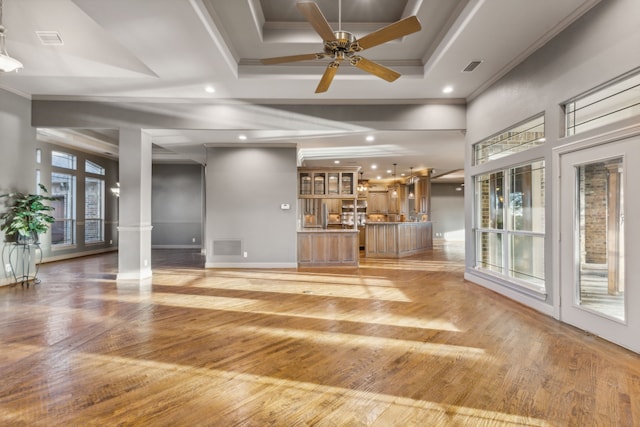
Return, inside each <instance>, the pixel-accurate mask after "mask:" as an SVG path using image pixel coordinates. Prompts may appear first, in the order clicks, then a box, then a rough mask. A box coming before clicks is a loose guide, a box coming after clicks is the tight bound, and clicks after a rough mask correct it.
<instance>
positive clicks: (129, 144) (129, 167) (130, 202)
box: [117, 129, 152, 280]
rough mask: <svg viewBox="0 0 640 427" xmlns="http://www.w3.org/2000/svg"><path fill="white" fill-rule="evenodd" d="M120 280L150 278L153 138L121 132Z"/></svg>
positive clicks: (141, 133)
mask: <svg viewBox="0 0 640 427" xmlns="http://www.w3.org/2000/svg"><path fill="white" fill-rule="evenodd" d="M119 150H120V151H119V153H120V169H119V171H120V177H119V178H120V200H119V214H118V224H119V225H118V234H119V236H118V240H119V244H118V277H117V278H118V280H142V279H146V278H149V277H151V274H152V273H151V135H149V134H146V133H144V132H143V131H142V130H141V129H120V146H119Z"/></svg>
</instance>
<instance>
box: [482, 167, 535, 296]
mask: <svg viewBox="0 0 640 427" xmlns="http://www.w3.org/2000/svg"><path fill="white" fill-rule="evenodd" d="M544 170H545V168H544V161H537V162H533V163H530V164H526V165H521V166H517V167H512V168H509V169H506V170H501V171H495V172H491V173H488V174H483V175H479V176H476V177H474V180H475V213H476V214H475V215H476V217H475V235H476V236H475V237H476V239H475V246H476V265H475V266H476V268H478V269H482V270H486V271H489V272H492V273H494V274H498V275H501V276H504V277H505V278H508V279H509V280H511V281H514V282H515V283H517V284H522V285H524V286H526V287H530V288H533V289H535V290H538V291H541V292H544V284H545V276H544V239H545V236H544V233H545V230H544V219H545V218H544V217H545V210H544V193H545V186H544Z"/></svg>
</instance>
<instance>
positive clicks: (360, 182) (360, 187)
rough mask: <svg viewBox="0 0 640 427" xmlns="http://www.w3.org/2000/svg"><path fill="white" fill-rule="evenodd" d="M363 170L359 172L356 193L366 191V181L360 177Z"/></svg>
mask: <svg viewBox="0 0 640 427" xmlns="http://www.w3.org/2000/svg"><path fill="white" fill-rule="evenodd" d="M363 174H364V172H360V179H359V180H358V193H364V192H365V191H367V181H365V180H364V179H362V175H363Z"/></svg>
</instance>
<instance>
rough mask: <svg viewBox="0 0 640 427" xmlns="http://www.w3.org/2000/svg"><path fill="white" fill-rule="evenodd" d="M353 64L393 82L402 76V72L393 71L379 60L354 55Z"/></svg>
mask: <svg viewBox="0 0 640 427" xmlns="http://www.w3.org/2000/svg"><path fill="white" fill-rule="evenodd" d="M351 65H355V66H356V67H358V68H360V69H361V70H363V71H366V72H367V73H371V74H373V75H374V76H377V77H380V78H381V79H384V80H386V81H388V82H392V81H394V80H396V79H397V78H398V77H400V73H398V72H396V71H393V70H392V69H391V68H387V67H385V66H383V65H380V64H378V63H377V62H373V61H369V60H368V59H366V58H363V57H361V56H354V57H353V58H352V59H351Z"/></svg>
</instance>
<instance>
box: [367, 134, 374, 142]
mask: <svg viewBox="0 0 640 427" xmlns="http://www.w3.org/2000/svg"><path fill="white" fill-rule="evenodd" d="M375 140H376V138H375V137H374V136H373V135H369V136H368V137H367V142H373V141H375Z"/></svg>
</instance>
